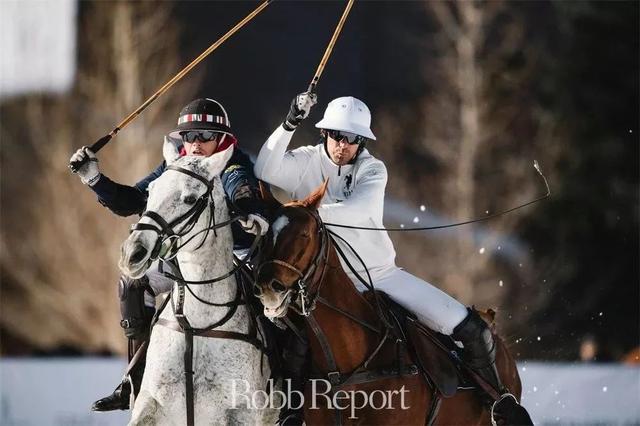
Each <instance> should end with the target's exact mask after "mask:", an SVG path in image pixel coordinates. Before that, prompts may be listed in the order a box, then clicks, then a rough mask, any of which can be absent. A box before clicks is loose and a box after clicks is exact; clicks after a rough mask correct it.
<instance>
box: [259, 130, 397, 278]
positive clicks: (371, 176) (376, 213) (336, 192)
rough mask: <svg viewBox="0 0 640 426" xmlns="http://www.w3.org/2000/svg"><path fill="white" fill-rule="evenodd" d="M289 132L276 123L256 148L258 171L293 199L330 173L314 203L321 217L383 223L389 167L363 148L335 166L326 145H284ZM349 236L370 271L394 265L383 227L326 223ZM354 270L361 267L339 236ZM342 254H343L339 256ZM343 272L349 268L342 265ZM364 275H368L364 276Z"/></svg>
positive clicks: (349, 222)
mask: <svg viewBox="0 0 640 426" xmlns="http://www.w3.org/2000/svg"><path fill="white" fill-rule="evenodd" d="M292 136H293V132H292V131H291V132H290V131H287V130H285V129H283V128H282V126H278V128H277V129H276V130H275V131H274V132H273V134H272V135H271V136H270V137H269V139H267V141H266V142H265V144H264V145H263V146H262V149H261V150H260V154H258V159H257V160H256V164H255V167H254V171H255V174H256V176H257V177H258V178H259V179H262V180H263V181H265V182H268V183H269V184H271V185H275V186H278V187H280V188H281V189H282V190H284V191H285V192H287V193H288V194H289V196H290V197H291V198H292V199H297V200H301V199H304V198H306V197H307V195H309V194H310V193H311V192H312V191H313V190H315V189H317V188H318V187H319V186H320V185H321V184H322V182H324V180H325V179H327V178H329V183H328V186H327V192H326V193H325V196H324V198H323V199H322V205H321V206H320V208H319V209H318V212H319V213H320V217H321V218H322V220H323V221H324V222H329V223H337V224H343V225H354V226H366V227H375V228H382V227H384V225H383V223H382V215H383V207H384V191H385V187H386V185H387V169H386V167H385V165H384V163H382V161H380V160H378V159H376V158H374V157H373V156H372V155H371V154H369V152H368V151H367V150H366V149H365V150H363V151H362V152H361V153H360V155H358V158H357V159H356V161H355V163H354V164H348V165H344V166H337V165H336V164H335V163H334V162H333V161H331V159H330V158H329V155H328V154H327V152H326V150H325V148H324V145H323V144H319V145H316V146H303V147H300V148H297V149H294V150H291V151H287V147H288V146H289V142H290V141H291V137H292ZM330 229H331V230H332V231H334V232H335V233H336V234H338V235H340V236H341V237H342V238H344V239H345V240H347V241H348V242H349V244H351V246H352V247H353V248H354V249H355V251H356V252H357V253H358V254H359V255H360V257H361V258H362V259H363V260H364V263H365V264H366V266H367V268H368V269H369V271H370V272H371V273H372V275H378V274H380V273H382V272H383V271H386V270H388V269H389V268H393V267H395V258H396V252H395V249H394V248H393V243H392V242H391V239H390V238H389V235H388V234H387V232H386V231H365V230H358V229H347V228H338V227H330ZM339 244H340V247H341V248H342V249H343V251H344V252H345V253H346V254H347V256H348V259H349V262H351V264H352V265H353V266H354V268H355V269H356V271H358V272H359V273H360V272H363V271H364V267H363V266H362V264H361V263H360V261H358V259H357V257H356V256H355V255H354V254H353V253H352V252H351V251H350V250H349V249H348V248H347V247H345V245H344V244H343V243H341V242H339ZM341 260H342V259H341ZM342 266H343V268H344V269H345V271H346V272H348V271H349V269H348V268H347V267H346V265H344V262H343V265H342ZM365 279H366V278H365Z"/></svg>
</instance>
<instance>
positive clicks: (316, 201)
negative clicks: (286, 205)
mask: <svg viewBox="0 0 640 426" xmlns="http://www.w3.org/2000/svg"><path fill="white" fill-rule="evenodd" d="M328 184H329V178H326V179H325V180H324V182H322V185H320V186H319V187H318V188H317V189H316V190H315V191H313V192H312V193H311V194H309V195H308V196H307V198H305V199H304V200H302V205H303V206H305V207H307V208H310V209H314V210H315V209H317V208H318V207H320V201H322V197H324V193H325V192H327V185H328Z"/></svg>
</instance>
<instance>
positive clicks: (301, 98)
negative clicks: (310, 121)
mask: <svg viewBox="0 0 640 426" xmlns="http://www.w3.org/2000/svg"><path fill="white" fill-rule="evenodd" d="M317 103H318V97H317V96H316V94H315V93H309V92H304V93H300V94H299V95H298V96H296V105H297V107H298V110H299V111H300V112H301V113H302V118H307V117H308V116H309V113H310V112H311V108H312V107H313V106H314V105H315V104H317Z"/></svg>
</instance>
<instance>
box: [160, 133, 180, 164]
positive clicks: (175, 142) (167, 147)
mask: <svg viewBox="0 0 640 426" xmlns="http://www.w3.org/2000/svg"><path fill="white" fill-rule="evenodd" d="M180 146H182V141H181V140H179V139H175V138H172V137H170V136H165V137H164V144H162V155H163V156H164V161H165V162H166V163H167V164H171V163H173V162H174V161H176V160H177V159H178V158H180Z"/></svg>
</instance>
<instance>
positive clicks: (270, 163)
mask: <svg viewBox="0 0 640 426" xmlns="http://www.w3.org/2000/svg"><path fill="white" fill-rule="evenodd" d="M315 103H316V96H315V94H313V93H301V94H299V95H298V96H296V97H295V98H293V100H292V101H291V106H290V107H289V112H288V113H287V117H286V118H285V120H284V122H283V123H282V125H280V126H278V128H277V129H276V130H275V131H274V132H273V133H272V134H271V136H269V139H267V141H266V142H265V143H264V145H262V149H260V153H259V154H258V159H257V160H256V165H255V167H254V172H255V174H256V177H257V178H258V179H262V180H263V181H265V182H268V183H270V184H272V185H276V186H278V187H280V188H282V189H283V190H285V191H287V192H293V191H294V190H295V189H296V188H297V187H298V185H299V184H300V180H301V179H302V177H303V176H304V172H305V169H306V165H307V163H308V162H309V158H310V155H309V154H308V152H306V151H307V150H305V149H296V150H293V151H289V152H287V147H288V146H289V142H291V138H292V137H293V132H294V131H295V129H296V128H297V127H298V125H299V124H300V123H301V122H302V120H304V119H305V118H306V117H307V116H308V115H309V112H310V111H311V107H313V105H315Z"/></svg>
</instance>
